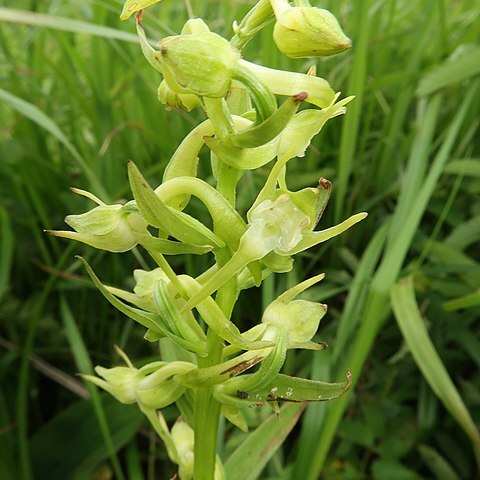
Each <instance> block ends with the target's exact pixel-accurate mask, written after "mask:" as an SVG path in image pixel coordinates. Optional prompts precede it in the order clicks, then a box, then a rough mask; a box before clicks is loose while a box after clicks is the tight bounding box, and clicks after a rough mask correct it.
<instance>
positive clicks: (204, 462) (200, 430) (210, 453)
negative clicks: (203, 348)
mask: <svg viewBox="0 0 480 480" xmlns="http://www.w3.org/2000/svg"><path fill="white" fill-rule="evenodd" d="M226 257H227V254H226V252H222V253H220V252H219V253H218V254H217V262H218V263H219V264H220V265H221V264H223V263H225V262H226V261H228V258H226ZM235 300H236V279H235V278H233V279H231V280H230V281H228V282H226V283H225V284H224V285H223V286H222V287H221V288H220V289H219V291H218V294H217V298H216V301H217V303H218V305H219V307H220V308H221V309H222V311H223V313H224V314H225V316H226V317H227V318H230V316H231V312H232V310H233V306H234V304H235ZM207 346H208V351H209V353H208V356H207V357H206V358H200V357H199V358H198V367H199V368H202V367H211V366H212V365H216V364H218V363H220V362H221V361H222V359H223V357H222V351H223V344H222V339H221V338H220V337H219V336H218V335H216V334H215V332H214V331H213V330H212V329H211V328H210V329H209V330H208V333H207ZM220 410H221V404H220V403H219V402H218V401H217V400H216V399H215V398H213V388H199V389H198V390H197V393H196V397H195V406H194V416H195V420H194V424H195V444H194V445H195V447H194V449H195V450H194V453H195V465H194V479H195V480H212V479H213V478H214V473H215V460H216V453H217V432H218V423H219V420H220Z"/></svg>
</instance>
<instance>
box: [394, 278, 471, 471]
mask: <svg viewBox="0 0 480 480" xmlns="http://www.w3.org/2000/svg"><path fill="white" fill-rule="evenodd" d="M391 301H392V308H393V313H394V315H395V318H396V320H397V323H398V326H399V328H400V330H401V331H402V334H403V338H404V339H405V341H406V343H407V345H408V347H409V349H410V352H411V354H412V356H413V358H414V359H415V363H416V364H417V366H418V368H419V369H420V370H421V372H422V374H423V376H424V377H425V379H426V380H427V382H428V384H429V385H430V387H431V388H432V390H433V391H434V393H435V394H436V395H437V397H438V398H439V399H440V400H441V402H442V403H443V405H444V406H445V408H446V409H447V410H448V411H449V412H450V414H451V415H452V417H453V418H454V419H455V420H456V421H457V423H458V424H459V425H460V427H461V428H462V429H463V430H464V432H465V433H466V434H467V435H468V437H469V438H470V440H471V442H472V444H473V447H474V449H475V451H476V454H477V460H480V432H479V431H478V429H477V427H476V425H475V423H474V421H473V420H472V417H471V416H470V413H469V411H468V410H467V407H466V406H465V404H464V403H463V400H462V398H461V397H460V394H459V393H458V390H457V388H456V387H455V385H454V383H453V382H452V380H451V378H450V375H449V374H448V372H447V370H446V368H445V366H444V365H443V363H442V360H441V358H440V357H439V355H438V353H437V351H436V349H435V347H434V345H433V343H432V341H431V340H430V336H429V335H428V331H427V329H426V327H425V323H424V322H423V319H422V316H421V314H420V312H419V310H418V306H417V302H416V299H415V290H414V287H413V280H412V278H411V277H409V278H406V279H405V280H402V281H401V282H399V283H398V284H396V285H395V286H394V287H393V288H392V291H391ZM478 466H479V468H480V464H479V465H478Z"/></svg>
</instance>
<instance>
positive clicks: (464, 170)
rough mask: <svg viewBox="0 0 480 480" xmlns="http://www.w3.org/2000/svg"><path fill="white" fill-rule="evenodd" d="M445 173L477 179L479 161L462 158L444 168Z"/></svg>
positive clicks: (479, 172) (478, 175)
mask: <svg viewBox="0 0 480 480" xmlns="http://www.w3.org/2000/svg"><path fill="white" fill-rule="evenodd" d="M445 173H453V174H454V175H465V176H467V177H476V178H478V177H480V159H478V158H463V159H460V160H452V161H451V162H450V163H448V165H447V166H446V167H445Z"/></svg>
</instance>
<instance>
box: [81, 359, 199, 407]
mask: <svg viewBox="0 0 480 480" xmlns="http://www.w3.org/2000/svg"><path fill="white" fill-rule="evenodd" d="M121 355H122V356H123V357H124V359H125V360H126V361H127V364H128V366H127V367H113V368H104V367H100V366H97V367H95V372H96V373H97V374H98V375H99V377H101V378H99V377H94V376H92V375H84V378H85V379H86V380H88V381H90V382H92V383H94V384H95V385H97V386H99V387H100V388H103V389H104V390H105V391H107V392H108V393H110V394H111V395H113V396H114V397H115V398H116V399H117V400H118V401H119V402H121V403H124V404H131V403H135V402H138V403H139V404H140V405H141V406H144V407H146V408H153V409H160V408H164V407H166V406H168V405H170V404H172V403H173V402H175V401H177V400H178V398H179V397H181V396H182V395H183V393H184V392H185V387H184V386H183V385H181V384H180V383H178V382H177V381H175V379H174V377H175V376H176V375H181V374H184V373H187V372H188V371H190V370H192V369H195V368H196V365H194V364H192V363H187V362H171V363H166V362H153V363H149V364H147V365H144V366H143V367H141V368H140V369H137V368H135V367H134V366H133V365H132V364H131V362H130V361H129V360H128V358H127V357H126V355H125V354H124V353H123V352H121Z"/></svg>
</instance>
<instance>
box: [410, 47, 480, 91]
mask: <svg viewBox="0 0 480 480" xmlns="http://www.w3.org/2000/svg"><path fill="white" fill-rule="evenodd" d="M453 56H455V57H454V58H448V59H447V60H446V61H445V62H443V63H442V64H440V65H438V66H437V67H436V68H435V69H433V70H432V71H430V72H428V73H427V74H426V75H425V76H424V77H423V78H422V80H420V84H419V86H418V88H417V91H416V94H417V95H418V96H419V97H423V96H425V95H431V94H432V93H434V92H436V91H437V90H440V89H441V88H444V87H447V86H449V85H452V84H453V83H457V82H460V81H462V80H465V79H467V78H471V77H473V76H475V75H478V74H479V73H480V62H479V61H478V59H479V58H480V46H478V45H462V46H461V47H460V48H459V49H457V51H456V52H454V54H453V55H452V57H453Z"/></svg>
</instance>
